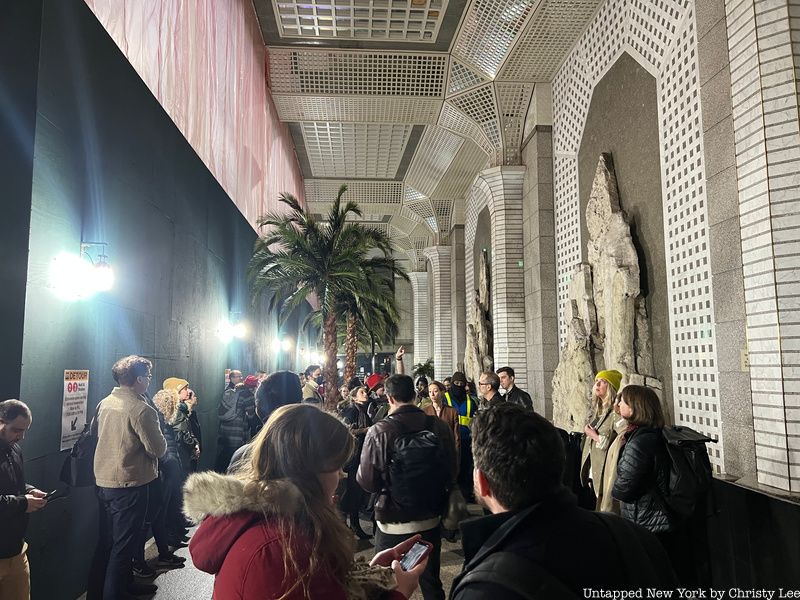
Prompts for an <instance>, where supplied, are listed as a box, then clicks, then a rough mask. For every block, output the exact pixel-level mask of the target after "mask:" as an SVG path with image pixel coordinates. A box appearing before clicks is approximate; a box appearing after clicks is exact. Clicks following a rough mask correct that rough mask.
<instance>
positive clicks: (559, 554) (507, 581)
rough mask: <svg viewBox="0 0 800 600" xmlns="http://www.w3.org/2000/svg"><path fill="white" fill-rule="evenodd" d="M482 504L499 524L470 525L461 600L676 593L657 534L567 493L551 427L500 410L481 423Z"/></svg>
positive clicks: (477, 431)
mask: <svg viewBox="0 0 800 600" xmlns="http://www.w3.org/2000/svg"><path fill="white" fill-rule="evenodd" d="M472 450H473V454H474V458H475V470H474V474H473V478H474V484H475V496H476V497H477V498H478V499H479V501H480V502H481V504H483V505H484V506H485V507H486V508H488V509H489V510H490V511H491V512H492V514H491V515H489V516H485V517H479V518H476V519H471V520H469V521H465V522H464V523H462V525H461V532H462V544H463V546H464V569H463V571H462V572H461V574H460V575H458V576H457V577H456V579H455V581H454V582H453V588H452V590H451V593H450V598H451V599H453V600H497V599H498V598H503V599H504V600H521V599H532V598H536V599H539V598H540V599H542V600H561V599H567V598H569V599H574V598H583V597H584V596H585V594H584V590H585V589H586V588H591V589H592V590H621V589H633V588H641V587H653V588H658V589H671V588H674V587H675V586H676V585H677V581H676V580H675V575H674V573H673V572H672V570H671V569H670V567H669V561H668V559H667V557H666V554H665V553H664V550H663V548H662V547H661V546H660V544H659V543H658V540H656V539H655V537H653V536H652V535H651V534H650V533H649V532H647V531H645V530H643V529H641V528H639V527H636V526H635V525H633V524H632V523H629V522H627V521H625V520H623V519H620V518H619V517H617V516H615V515H610V514H605V513H603V514H601V513H595V512H590V511H587V510H584V509H582V508H578V506H577V503H576V499H575V497H574V496H573V495H572V493H571V492H569V491H568V490H567V489H566V488H564V487H562V485H561V472H562V470H563V465H564V447H563V444H562V442H561V438H560V436H559V434H558V431H557V430H556V429H555V427H553V425H552V424H551V423H550V422H548V421H547V420H546V419H544V418H543V417H541V416H539V415H537V414H535V413H533V412H531V411H529V410H526V409H524V408H522V407H520V406H517V405H515V404H509V403H507V402H501V403H500V404H498V405H497V406H495V407H493V408H492V410H487V411H481V412H480V413H478V415H476V416H475V418H474V419H473V420H472Z"/></svg>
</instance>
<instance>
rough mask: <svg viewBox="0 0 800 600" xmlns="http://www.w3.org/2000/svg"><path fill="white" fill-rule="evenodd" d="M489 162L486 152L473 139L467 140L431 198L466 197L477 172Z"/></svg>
mask: <svg viewBox="0 0 800 600" xmlns="http://www.w3.org/2000/svg"><path fill="white" fill-rule="evenodd" d="M488 164H489V159H488V157H487V156H486V153H485V152H484V151H483V150H482V149H481V148H479V147H478V145H477V144H475V143H474V142H473V141H472V140H465V141H464V143H463V144H462V145H461V149H460V150H459V151H458V154H457V155H456V157H455V159H454V160H453V162H451V163H450V166H449V167H448V168H447V171H446V172H445V174H444V175H443V176H442V178H441V179H440V181H439V185H437V186H436V189H435V190H434V191H433V193H432V194H431V198H432V199H434V200H436V199H437V198H466V197H467V192H468V191H469V187H470V186H471V185H472V181H473V180H474V179H475V174H476V173H479V172H480V171H482V170H483V169H485V168H486V167H487V166H488Z"/></svg>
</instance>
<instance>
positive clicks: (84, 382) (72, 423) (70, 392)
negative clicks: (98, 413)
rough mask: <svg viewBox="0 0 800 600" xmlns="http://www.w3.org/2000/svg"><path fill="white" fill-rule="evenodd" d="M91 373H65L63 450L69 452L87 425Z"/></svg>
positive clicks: (62, 422) (62, 429)
mask: <svg viewBox="0 0 800 600" xmlns="http://www.w3.org/2000/svg"><path fill="white" fill-rule="evenodd" d="M88 398H89V371H64V404H63V405H62V407H61V449H62V450H69V449H70V448H72V445H73V444H74V443H75V441H76V440H77V439H78V436H79V435H80V434H81V432H82V431H83V426H84V424H85V423H86V403H87V400H88Z"/></svg>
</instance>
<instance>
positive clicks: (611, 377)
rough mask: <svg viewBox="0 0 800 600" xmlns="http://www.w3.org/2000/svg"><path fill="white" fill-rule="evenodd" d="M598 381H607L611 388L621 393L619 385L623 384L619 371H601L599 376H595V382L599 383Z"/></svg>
mask: <svg viewBox="0 0 800 600" xmlns="http://www.w3.org/2000/svg"><path fill="white" fill-rule="evenodd" d="M598 379H605V380H606V381H607V382H608V383H609V385H610V386H611V387H613V388H614V391H615V392H618V391H619V384H620V383H622V373H620V372H619V371H615V370H614V369H609V370H608V371H600V372H599V373H598V374H597V375H595V376H594V380H595V381H597V380H598Z"/></svg>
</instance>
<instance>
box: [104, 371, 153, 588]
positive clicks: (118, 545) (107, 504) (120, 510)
mask: <svg viewBox="0 0 800 600" xmlns="http://www.w3.org/2000/svg"><path fill="white" fill-rule="evenodd" d="M152 367H153V365H152V363H151V362H150V361H149V360H147V359H146V358H142V357H141V356H126V357H125V358H122V359H120V360H118V361H117V362H116V363H115V364H114V366H113V367H112V369H111V372H112V374H113V376H114V380H115V381H116V382H117V383H118V384H119V387H115V388H114V389H113V390H112V391H111V394H109V395H108V396H106V397H105V398H103V400H101V401H100V404H99V406H98V412H97V450H96V451H95V456H94V476H95V480H96V482H97V487H98V490H97V495H98V497H99V498H100V501H101V509H102V510H103V511H104V514H105V519H104V520H103V521H102V523H101V531H100V536H101V539H100V542H99V546H98V553H102V552H103V551H105V552H106V553H107V557H108V565H107V567H106V569H105V579H104V583H103V597H104V598H109V599H111V598H124V597H126V595H127V594H129V593H131V591H133V592H142V591H146V590H139V589H136V586H135V585H134V584H133V582H132V571H131V561H132V559H133V557H134V553H135V551H136V548H138V547H140V546H141V545H142V543H143V540H142V528H143V525H144V521H145V515H146V512H147V484H149V483H150V482H151V481H153V480H154V479H155V478H156V477H158V459H159V458H161V457H162V456H163V455H164V453H165V452H166V450H167V442H166V440H165V439H164V436H163V435H161V429H160V428H159V424H158V415H157V413H156V411H155V409H154V408H152V407H151V406H149V405H148V404H147V402H146V401H145V399H144V396H143V394H145V393H146V392H147V388H148V387H149V386H150V380H151V379H152V375H151V373H150V371H151V369H152ZM150 591H155V590H150Z"/></svg>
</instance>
